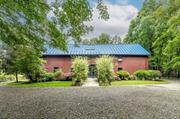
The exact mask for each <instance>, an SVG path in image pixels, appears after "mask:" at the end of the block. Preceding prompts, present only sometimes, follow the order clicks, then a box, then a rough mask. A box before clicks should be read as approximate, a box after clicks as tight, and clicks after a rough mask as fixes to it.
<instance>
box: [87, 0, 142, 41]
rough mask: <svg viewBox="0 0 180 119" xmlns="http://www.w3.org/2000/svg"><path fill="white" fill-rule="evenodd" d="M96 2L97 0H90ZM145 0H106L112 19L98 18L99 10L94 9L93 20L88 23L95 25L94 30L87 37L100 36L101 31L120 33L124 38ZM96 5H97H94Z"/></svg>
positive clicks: (111, 33) (112, 33)
mask: <svg viewBox="0 0 180 119" xmlns="http://www.w3.org/2000/svg"><path fill="white" fill-rule="evenodd" d="M90 1H91V4H92V5H94V4H96V0H90ZM143 1H144V0H105V3H106V5H107V7H108V13H109V15H110V19H109V20H108V21H104V20H100V19H98V11H97V10H94V11H93V20H92V21H91V22H88V23H87V24H88V25H92V26H93V27H94V31H93V32H91V33H89V34H88V35H86V36H85V37H86V38H92V37H96V36H99V35H100V34H101V33H108V34H110V35H118V36H121V37H122V38H123V37H124V36H125V35H126V34H127V32H128V28H129V25H130V21H131V20H132V19H133V18H135V17H136V15H137V13H138V11H139V10H140V9H141V8H142V5H143ZM94 6H95V5H94Z"/></svg>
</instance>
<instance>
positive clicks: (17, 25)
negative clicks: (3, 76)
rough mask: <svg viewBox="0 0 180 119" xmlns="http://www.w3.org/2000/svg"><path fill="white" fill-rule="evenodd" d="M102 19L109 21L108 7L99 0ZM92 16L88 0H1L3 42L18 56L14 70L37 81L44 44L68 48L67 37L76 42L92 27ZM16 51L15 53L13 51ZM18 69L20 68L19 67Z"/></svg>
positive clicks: (0, 28)
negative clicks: (49, 0) (49, 1)
mask: <svg viewBox="0 0 180 119" xmlns="http://www.w3.org/2000/svg"><path fill="white" fill-rule="evenodd" d="M96 8H97V9H98V10H99V13H100V18H101V19H105V20H107V19H108V18H109V15H108V13H107V7H106V6H105V4H104V3H103V1H102V0H98V4H97V7H96ZM91 17H92V6H90V3H89V2H88V0H54V1H53V2H51V3H48V2H46V1H45V0H33V1H28V0H18V1H17V0H1V1H0V26H1V27H0V32H1V35H0V41H1V42H3V43H4V44H5V45H6V46H7V47H8V48H9V49H12V51H13V50H14V49H15V54H17V56H15V57H13V62H11V64H12V65H11V66H12V67H13V68H10V69H13V70H14V72H16V71H18V72H22V73H25V74H26V76H27V77H28V78H29V79H30V80H31V81H34V80H36V79H37V78H38V76H37V75H38V74H39V71H38V70H40V69H41V68H40V67H42V62H41V56H42V55H41V54H42V52H43V51H44V50H45V48H44V45H45V44H48V45H50V46H53V47H57V48H60V49H62V50H66V49H67V46H66V40H67V39H68V38H72V39H73V40H74V41H75V43H78V42H80V41H81V36H82V35H84V34H86V33H88V32H89V31H90V30H91V29H92V28H91V27H88V26H86V25H85V24H84V22H85V21H90V20H91ZM12 54H13V53H12ZM15 69H16V70H15Z"/></svg>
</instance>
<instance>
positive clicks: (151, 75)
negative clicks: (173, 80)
mask: <svg viewBox="0 0 180 119" xmlns="http://www.w3.org/2000/svg"><path fill="white" fill-rule="evenodd" d="M133 75H134V76H136V77H137V78H138V79H140V80H155V79H160V78H161V72H160V71H158V70H138V71H136V72H134V74H133Z"/></svg>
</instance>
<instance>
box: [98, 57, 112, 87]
mask: <svg viewBox="0 0 180 119" xmlns="http://www.w3.org/2000/svg"><path fill="white" fill-rule="evenodd" d="M112 60H113V59H112V58H111V57H109V56H102V57H101V58H98V59H97V62H96V64H97V65H96V67H97V74H98V76H97V78H98V81H99V85H101V86H106V85H111V81H112V80H113V78H114V77H113V63H112Z"/></svg>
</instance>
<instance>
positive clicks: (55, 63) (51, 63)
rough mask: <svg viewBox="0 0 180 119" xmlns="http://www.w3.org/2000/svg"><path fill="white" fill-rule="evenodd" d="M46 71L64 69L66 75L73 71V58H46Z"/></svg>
mask: <svg viewBox="0 0 180 119" xmlns="http://www.w3.org/2000/svg"><path fill="white" fill-rule="evenodd" d="M44 59H45V60H46V63H45V69H46V70H47V71H48V72H52V71H54V67H59V68H62V70H63V72H64V73H69V72H70V71H71V58H70V57H45V58H44Z"/></svg>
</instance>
